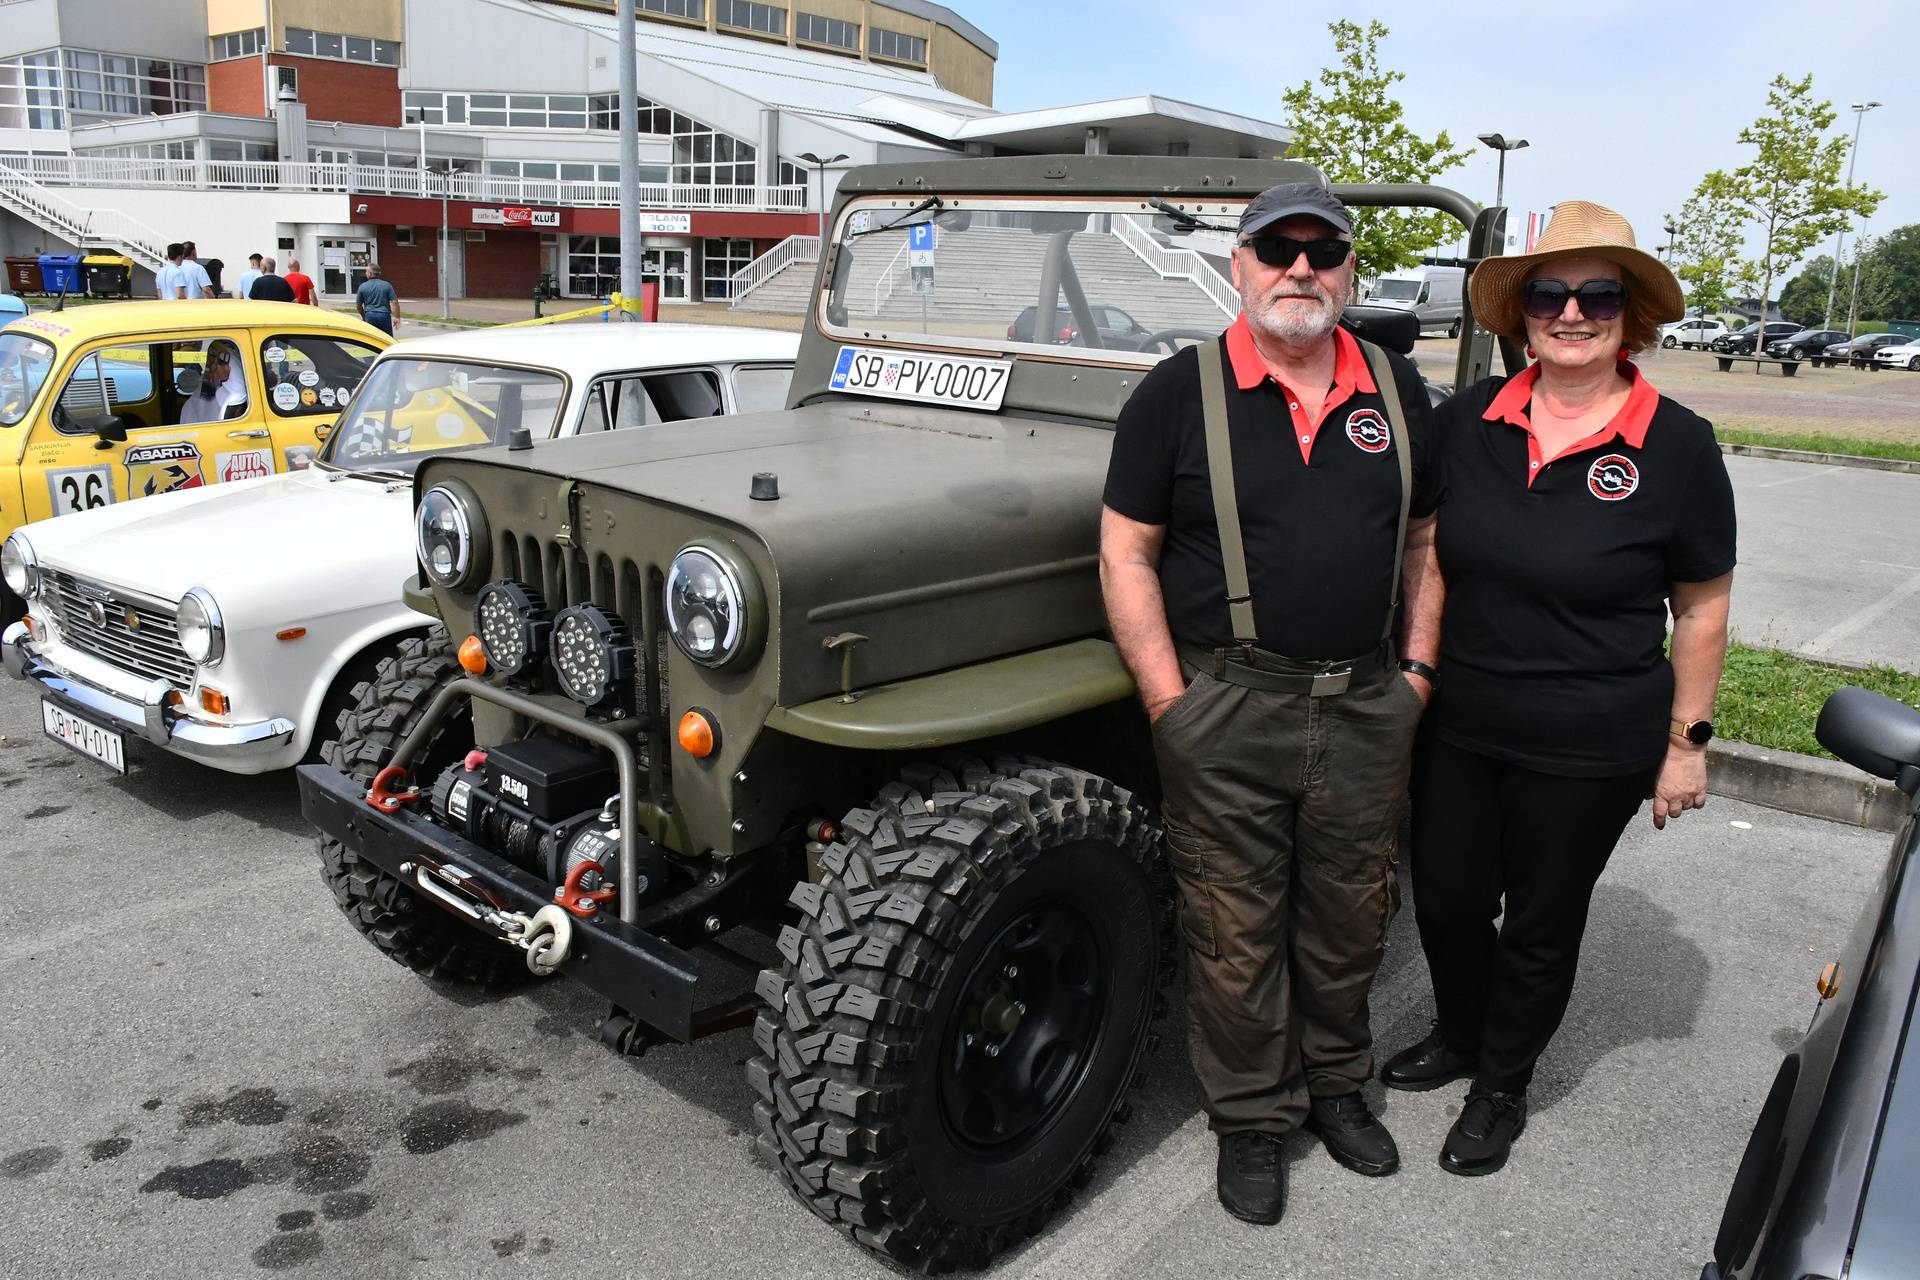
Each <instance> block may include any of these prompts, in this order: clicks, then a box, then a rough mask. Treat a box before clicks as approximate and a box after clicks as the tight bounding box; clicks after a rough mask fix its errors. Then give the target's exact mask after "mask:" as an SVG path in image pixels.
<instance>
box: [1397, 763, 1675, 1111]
mask: <svg viewBox="0 0 1920 1280" xmlns="http://www.w3.org/2000/svg"><path fill="white" fill-rule="evenodd" d="M1658 774H1659V769H1658V767H1657V766H1656V767H1654V768H1651V769H1643V770H1641V771H1640V772H1638V773H1633V774H1627V775H1624V776H1620V777H1610V778H1567V777H1560V776H1557V775H1554V774H1548V773H1539V772H1536V771H1535V770H1532V769H1527V768H1524V767H1522V766H1520V765H1517V764H1511V763H1508V762H1507V761H1504V760H1497V759H1494V758H1493V757H1491V756H1485V755H1481V754H1480V753H1478V752H1475V751H1469V750H1467V749H1465V748H1462V747H1456V746H1453V745H1451V744H1449V743H1446V742H1442V741H1440V740H1439V738H1438V737H1437V736H1429V738H1428V739H1427V741H1425V742H1424V743H1423V744H1422V759H1421V761H1420V767H1419V768H1418V769H1417V770H1416V777H1415V791H1414V819H1413V821H1414V850H1413V858H1412V863H1413V895H1414V919H1415V921H1416V922H1417V923H1418V924H1419V926H1420V943H1421V946H1422V947H1423V948H1424V949H1425V951H1426V954H1427V967H1428V969H1429V970H1431V972H1432V975H1433V994H1434V1002H1435V1004H1436V1005H1437V1007H1438V1010H1439V1014H1440V1034H1441V1035H1442V1036H1443V1037H1445V1039H1446V1042H1447V1047H1448V1048H1450V1049H1452V1050H1453V1051H1454V1052H1455V1053H1459V1054H1464V1055H1466V1056H1468V1057H1472V1058H1475V1059H1477V1061H1478V1064H1479V1066H1478V1069H1477V1071H1476V1073H1475V1079H1477V1080H1478V1081H1479V1082H1480V1083H1481V1084H1483V1085H1485V1086H1486V1087H1488V1088H1491V1089H1501V1090H1509V1091H1517V1090H1522V1089H1525V1088H1526V1087H1527V1082H1528V1081H1529V1080H1531V1079H1532V1078H1533V1067H1534V1063H1535V1062H1536V1061H1538V1060H1539V1057H1540V1054H1541V1053H1542V1052H1543V1051H1544V1050H1545V1049H1546V1047H1547V1042H1548V1041H1549V1040H1551V1039H1552V1038H1553V1033H1554V1032H1555V1031H1556V1030H1558V1029H1559V1026H1560V1019H1561V1018H1562V1017H1563V1016H1564V1015H1565V1014H1566V1011H1567V1001H1568V999H1569V998H1570V997H1571V996H1572V994H1573V979H1574V972H1575V970H1576V968H1577V967H1578V965H1579V961H1580V939H1581V936H1582V935H1583V934H1584V933H1585V932H1586V928H1587V907H1588V905H1589V904H1590V903H1591V902H1592V900H1593V887H1594V884H1595V882H1596V881H1598V880H1599V879H1600V873H1601V871H1603V870H1605V868H1606V865H1607V859H1608V858H1609V857H1611V856H1612V855H1613V848H1614V846H1615V845H1616V844H1618V843H1619V840H1620V833H1621V832H1622V831H1624V830H1625V829H1626V825H1627V823H1628V821H1630V820H1631V819H1632V818H1633V816H1634V814H1635V813H1637V812H1638V811H1639V808H1640V803H1641V801H1643V800H1645V799H1646V797H1647V796H1648V794H1649V793H1650V792H1651V791H1652V790H1653V783H1654V779H1655V778H1656V777H1657V776H1658ZM1502 899H1504V900H1505V908H1506V909H1505V915H1504V918H1503V919H1501V922H1500V926H1499V930H1498V932H1497V933H1496V931H1495V928H1494V920H1495V918H1496V917H1500V916H1501V914H1502V912H1501V903H1502Z"/></svg>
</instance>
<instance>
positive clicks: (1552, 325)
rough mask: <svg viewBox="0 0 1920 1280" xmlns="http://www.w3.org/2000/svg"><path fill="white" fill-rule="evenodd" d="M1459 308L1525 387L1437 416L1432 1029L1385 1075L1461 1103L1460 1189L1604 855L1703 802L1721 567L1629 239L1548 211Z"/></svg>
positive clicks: (1694, 445)
mask: <svg viewBox="0 0 1920 1280" xmlns="http://www.w3.org/2000/svg"><path fill="white" fill-rule="evenodd" d="M1471 294H1472V298H1473V311H1474V315H1475V317H1476V318H1477V319H1478V320H1479V322H1480V323H1481V324H1482V325H1483V326H1485V327H1486V328H1488V329H1490V330H1492V331H1493V332H1495V333H1499V334H1504V335H1506V336H1508V337H1510V338H1513V339H1514V340H1515V341H1518V342H1523V343H1525V344H1527V347H1528V354H1529V355H1531V356H1532V357H1534V359H1535V363H1533V364H1532V365H1530V366H1529V367H1528V368H1527V369H1526V370H1525V371H1524V372H1522V373H1520V374H1518V375H1516V376H1513V377H1508V378H1489V379H1487V380H1486V381H1484V382H1481V383H1479V384H1477V385H1475V386H1472V387H1468V388H1466V389H1465V390H1464V391H1461V392H1459V393H1458V394H1456V395H1455V396H1453V398H1452V399H1450V400H1449V401H1448V402H1447V403H1446V404H1445V405H1443V406H1442V407H1441V408H1440V410H1439V411H1438V413H1437V415H1436V426H1437V428H1438V435H1439V439H1440V448H1441V450H1442V453H1443V455H1444V457H1445V459H1446V472H1447V497H1446V500H1445V506H1444V509H1443V510H1442V511H1441V514H1440V521H1439V555H1440V565H1441V569H1442V572H1443V574H1444V576H1445V579H1446V590H1447V603H1446V613H1445V619H1444V622H1443V628H1444V630H1443V638H1442V648H1441V669H1440V675H1441V682H1440V683H1441V688H1440V691H1439V693H1438V696H1437V697H1436V699H1435V701H1434V704H1433V707H1432V709H1431V710H1430V711H1429V712H1428V720H1429V723H1430V726H1431V734H1430V737H1431V741H1430V742H1429V743H1428V744H1427V750H1426V753H1425V758H1424V760H1423V763H1422V768H1421V775H1420V778H1419V780H1418V783H1417V785H1416V787H1415V796H1414V804H1415V809H1414V824H1415V825H1414V829H1415V830H1416V831H1417V832H1418V833H1419V840H1418V845H1417V849H1416V852H1415V856H1414V858H1413V887H1414V897H1415V903H1414V905H1415V917H1416V919H1417V920H1418V922H1419V926H1420V940H1421V943H1422V945H1423V946H1424V948H1425V950H1426V954H1427V962H1428V967H1429V968H1430V970H1431V971H1432V976H1433V987H1434V1002H1435V1006H1436V1009H1437V1012H1438V1014H1439V1017H1438V1019H1437V1020H1436V1022H1435V1027H1434V1030H1433V1033H1432V1034H1431V1035H1429V1036H1427V1038H1426V1039H1424V1040H1422V1041H1421V1042H1420V1043H1418V1044H1416V1045H1414V1046H1413V1047H1412V1048H1409V1049H1407V1050H1405V1051H1403V1052H1402V1053H1400V1054H1398V1055H1396V1056H1395V1057H1394V1058H1393V1059H1392V1060H1391V1061H1389V1062H1388V1064H1387V1066H1386V1068H1385V1070H1384V1071H1383V1072H1382V1073H1381V1077H1382V1079H1383V1080H1384V1081H1385V1083H1386V1084H1387V1085H1389V1086H1390V1087H1393V1088H1398V1089H1431V1088H1436V1087H1438V1086H1440V1085H1443V1084H1446V1083H1447V1082H1449V1081H1452V1080H1457V1079H1460V1078H1462V1077H1471V1078H1472V1081H1473V1084H1472V1087H1471V1088H1470V1089H1469V1090H1468V1092H1467V1101H1466V1105H1465V1107H1464V1108H1463V1109H1462V1111H1461V1114H1460V1118H1459V1120H1458V1121H1457V1122H1456V1123H1455V1124H1454V1126H1453V1129H1452V1132H1450V1133H1449V1134H1448V1135H1447V1139H1446V1144H1445V1146H1444V1147H1443V1148H1442V1150H1441V1153H1440V1164H1441V1166H1442V1167H1443V1168H1445V1169H1447V1170H1449V1171H1450V1172H1453V1173H1459V1174H1468V1175H1472V1174H1483V1173H1492V1172H1493V1171H1494V1170H1496V1169H1498V1168H1500V1167H1501V1166H1502V1165H1503V1164H1505V1163H1506V1159H1507V1153H1508V1150H1509V1148H1510V1147H1511V1145H1512V1143H1513V1140H1514V1139H1515V1138H1517V1137H1519V1136H1520V1133H1521V1131H1522V1130H1523V1129H1524V1128H1525V1126H1526V1119H1527V1085H1528V1082H1529V1081H1530V1079H1531V1078H1532V1076H1533V1069H1534V1063H1535V1062H1536V1061H1537V1060H1538V1059H1539V1057H1540V1054H1541V1052H1542V1051H1543V1050H1544V1049H1545V1048H1546V1046H1547V1042H1548V1040H1550V1039H1551V1038H1552V1036H1553V1033H1554V1031H1555V1030H1556V1029H1557V1028H1558V1027H1559V1025H1560V1019H1561V1017H1562V1015H1564V1014H1565V1012H1566V1008H1567V1001H1568V997H1569V996H1570V995H1571V994H1572V991H1573V980H1574V968H1575V965H1576V964H1577V962H1578V960H1579V953H1580V939H1581V935H1582V933H1583V932H1584V931H1585V929H1586V921H1587V906H1588V903H1589V901H1590V900H1591V898H1592V896H1593V887H1594V883H1595V881H1596V880H1598V879H1599V876H1600V872H1601V870H1602V869H1603V868H1604V867H1605V866H1606V864H1607V859H1608V857H1609V856H1610V855H1611V854H1612V852H1613V848H1614V845H1615V844H1616V843H1617V842H1618V840H1619V838H1620V834H1621V832H1622V831H1624V830H1625V829H1626V825H1627V823H1628V822H1629V821H1630V820H1631V819H1632V817H1633V815H1634V814H1635V813H1636V812H1637V811H1638V810H1639V807H1640V804H1641V802H1642V801H1643V800H1644V799H1646V797H1647V796H1649V795H1651V796H1653V815H1652V816H1653V825H1654V826H1655V827H1660V828H1664V827H1665V826H1666V824H1667V822H1668V821H1669V820H1671V819H1674V818H1677V817H1678V816H1679V815H1681V814H1682V813H1685V812H1686V811H1687V810H1688V809H1692V808H1698V807H1700V806H1701V805H1704V804H1705V803H1706V800H1707V766H1706V742H1707V739H1708V738H1710V737H1711V736H1712V732H1713V730H1712V724H1711V718H1712V715H1713V700H1714V694H1715V691H1716V690H1717V688H1718V686H1719V683H1720V668H1721V663H1722V661H1723V659H1724V658H1725V655H1726V644H1727V601H1728V597H1729V594H1730V590H1731V586H1732V581H1733V566H1734V511H1733V489H1732V486H1731V484H1730V483H1729V482H1728V480H1727V472H1726V467H1725V465H1724V464H1723V463H1722V461H1721V458H1720V451H1719V447H1718V445H1717V444H1716V442H1715V440H1714V436H1713V428H1712V427H1711V426H1710V425H1709V424H1708V423H1707V422H1706V421H1705V420H1704V419H1702V418H1700V417H1698V416H1697V415H1695V414H1693V413H1690V412H1688V411H1687V410H1686V409H1684V408H1682V407H1681V406H1679V405H1677V404H1675V403H1674V402H1673V401H1671V400H1669V399H1667V398H1666V397H1664V396H1662V395H1660V393H1659V392H1657V391H1655V390H1654V389H1653V386H1652V385H1651V384H1650V383H1649V382H1648V381H1647V380H1646V378H1645V377H1644V376H1643V375H1642V374H1641V372H1640V370H1639V369H1637V368H1636V367H1635V366H1634V365H1633V363H1632V362H1631V359H1630V357H1631V356H1632V355H1633V354H1634V353H1635V352H1637V351H1640V350H1642V349H1644V348H1647V347H1651V346H1653V345H1654V343H1655V341H1656V335H1657V326H1658V325H1659V324H1660V323H1661V322H1662V321H1667V320H1676V319H1679V318H1680V316H1681V314H1682V313H1683V310H1684V307H1683V303H1682V299H1681V293H1680V286H1679V283H1678V282H1677V281H1675V280H1674V278H1673V275H1672V273H1671V272H1669V271H1668V270H1667V268H1666V267H1665V266H1663V265H1662V264H1661V263H1660V262H1659V261H1658V260H1657V259H1655V258H1653V257H1652V256H1650V255H1649V254H1646V253H1643V252H1641V251H1640V250H1639V249H1637V248H1635V247H1634V241H1633V229H1632V228H1631V227H1630V226H1628V225H1627V222H1626V219H1624V218H1622V217H1621V216H1620V215H1619V214H1617V213H1614V212H1613V211H1612V210H1610V209H1605V208H1602V207H1601V206H1599V205H1596V204H1589V203H1587V202H1585V201H1579V200H1573V201H1566V202H1564V203H1562V204H1561V205H1560V206H1559V207H1558V209H1557V211H1556V212H1555V215H1554V218H1553V222H1552V224H1551V225H1549V226H1548V228H1547V231H1546V234H1545V235H1543V236H1542V237H1541V239H1540V242H1539V245H1538V247H1537V248H1536V249H1535V251H1534V252H1532V253H1529V254H1525V255H1522V256H1517V257H1510V258H1491V259H1489V260H1487V261H1486V262H1484V263H1482V264H1481V265H1480V266H1479V267H1478V268H1477V269H1476V270H1475V271H1474V273H1473V277H1472V285H1471ZM1669 608H1670V609H1671V613H1672V618H1673V643H1672V658H1671V660H1669V658H1668V657H1667V655H1666V653H1665V652H1664V641H1665V640H1666V624H1667V618H1668V611H1669ZM1503 899H1504V918H1503V919H1502V920H1501V923H1500V926H1499V929H1498V932H1497V933H1496V931H1495V926H1494V920H1495V918H1496V917H1500V916H1502V912H1503V907H1502V902H1503Z"/></svg>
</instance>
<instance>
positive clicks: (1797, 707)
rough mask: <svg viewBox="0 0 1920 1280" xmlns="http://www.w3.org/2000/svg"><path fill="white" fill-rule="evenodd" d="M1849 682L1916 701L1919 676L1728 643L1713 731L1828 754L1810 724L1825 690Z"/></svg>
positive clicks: (1782, 747) (1771, 747) (1919, 697)
mask: <svg viewBox="0 0 1920 1280" xmlns="http://www.w3.org/2000/svg"><path fill="white" fill-rule="evenodd" d="M1849 684H1851V685H1858V686H1859V687H1861V688H1863V689H1872V690H1873V691H1874V692H1876V693H1884V694H1886V695H1887V696H1888V697H1889V698H1894V699H1897V700H1899V701H1901V702H1904V703H1906V704H1907V705H1908V706H1910V707H1920V676H1916V675H1912V674H1909V673H1908V672H1905V671H1898V670H1895V669H1894V668H1892V667H1881V666H1875V667H1869V668H1867V669H1865V670H1854V669H1851V668H1842V667H1830V666H1828V665H1826V664H1825V663H1822V662H1815V661H1813V660H1812V659H1809V658H1802V657H1799V656H1798V655H1796V654H1792V653H1788V652H1786V651H1785V650H1783V649H1756V648H1754V647H1752V646H1751V645H1744V644H1739V643H1737V642H1736V643H1733V644H1730V645H1728V646H1727V668H1726V674H1725V675H1723V676H1722V677H1721V679H1720V697H1719V701H1718V702H1716V703H1715V705H1714V716H1713V727H1714V732H1715V733H1716V734H1718V735H1719V736H1720V737H1722V738H1732V739H1735V740H1737V741H1740V742H1750V743H1752V744H1753V745H1754V746H1756V747H1765V748H1767V749H1769V750H1772V751H1798V752H1800V753H1801V754H1802V755H1809V756H1825V757H1826V758H1827V759H1829V760H1831V759H1832V758H1833V754H1832V753H1831V752H1829V751H1827V750H1826V749H1825V748H1824V747H1822V746H1821V745H1820V744H1819V743H1818V742H1817V741H1815V740H1814V736H1813V724H1814V721H1815V720H1817V719H1818V718H1819V716H1820V705H1821V704H1822V703H1823V702H1825V701H1826V700H1827V695H1828V694H1830V693H1832V692H1833V691H1834V690H1836V689H1838V688H1840V687H1841V686H1842V685H1849Z"/></svg>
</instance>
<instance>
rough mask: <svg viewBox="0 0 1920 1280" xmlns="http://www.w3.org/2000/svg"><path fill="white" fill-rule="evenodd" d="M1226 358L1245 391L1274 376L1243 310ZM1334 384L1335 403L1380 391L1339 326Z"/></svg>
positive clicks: (1232, 331)
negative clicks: (1261, 353) (1254, 338)
mask: <svg viewBox="0 0 1920 1280" xmlns="http://www.w3.org/2000/svg"><path fill="white" fill-rule="evenodd" d="M1227 361H1228V363H1230V364H1231V365H1233V381H1234V384H1235V385H1236V386H1238V387H1239V388H1240V389H1241V390H1242V391H1251V390H1253V389H1254V388H1255V387H1257V386H1259V385H1260V384H1261V382H1263V381H1264V380H1266V379H1267V378H1270V377H1272V376H1273V375H1272V372H1271V371H1270V370H1269V369H1268V368H1267V362H1266V360H1265V359H1263V358H1262V357H1261V355H1260V348H1259V347H1257V346H1255V345H1254V343H1253V330H1252V329H1250V328H1248V327H1247V313H1246V312H1244V311H1243V312H1241V313H1240V314H1239V315H1238V316H1237V317H1235V319H1234V322H1233V323H1232V324H1231V325H1229V326H1228V327H1227ZM1333 386H1334V389H1335V390H1337V391H1339V392H1340V393H1342V394H1340V395H1339V396H1338V397H1337V398H1335V399H1334V401H1333V402H1334V403H1338V402H1339V401H1340V400H1344V399H1346V398H1347V397H1348V396H1352V395H1363V396H1370V395H1373V394H1375V393H1376V392H1378V391H1379V388H1378V387H1377V386H1375V385H1374V381H1373V373H1372V371H1371V370H1369V369H1368V368H1367V358H1366V356H1364V355H1362V354H1361V352H1360V344H1359V343H1358V342H1355V341H1354V339H1353V335H1352V334H1350V333H1348V332H1347V331H1346V330H1345V329H1343V328H1341V327H1340V326H1339V325H1335V326H1334V328H1333Z"/></svg>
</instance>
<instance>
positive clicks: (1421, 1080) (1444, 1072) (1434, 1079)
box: [1380, 1027, 1473, 1091]
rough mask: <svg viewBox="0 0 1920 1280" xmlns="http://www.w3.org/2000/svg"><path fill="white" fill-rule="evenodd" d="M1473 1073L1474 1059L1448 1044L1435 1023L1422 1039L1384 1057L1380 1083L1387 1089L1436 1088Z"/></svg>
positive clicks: (1415, 1089) (1414, 1089)
mask: <svg viewBox="0 0 1920 1280" xmlns="http://www.w3.org/2000/svg"><path fill="white" fill-rule="evenodd" d="M1472 1074H1473V1059H1472V1058H1469V1057H1466V1056H1465V1055H1463V1054H1458V1053H1455V1052H1454V1051H1453V1050H1451V1049H1449V1048H1447V1042H1446V1041H1445V1040H1443V1039H1441V1038H1440V1030H1439V1028H1438V1027H1436V1028H1434V1030H1433V1031H1432V1032H1430V1033H1429V1034H1428V1036H1427V1038H1426V1039H1425V1040H1422V1041H1421V1042H1420V1043H1419V1044H1416V1045H1414V1046H1413V1047H1412V1048H1410V1049H1402V1050H1401V1051H1400V1052H1399V1053H1396V1054H1394V1055H1393V1056H1392V1057H1391V1058H1388V1059H1387V1065H1386V1066H1385V1067H1383V1068H1382V1069H1381V1071H1380V1083H1381V1084H1384V1085H1385V1086H1387V1088H1389V1089H1408V1090H1413V1091H1419V1090H1423V1089H1438V1088H1439V1087H1440V1086H1441V1085H1443V1084H1447V1083H1449V1082H1450V1081H1454V1080H1461V1079H1464V1078H1466V1077H1467V1076H1470V1075H1472Z"/></svg>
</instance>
